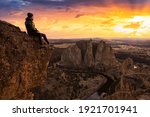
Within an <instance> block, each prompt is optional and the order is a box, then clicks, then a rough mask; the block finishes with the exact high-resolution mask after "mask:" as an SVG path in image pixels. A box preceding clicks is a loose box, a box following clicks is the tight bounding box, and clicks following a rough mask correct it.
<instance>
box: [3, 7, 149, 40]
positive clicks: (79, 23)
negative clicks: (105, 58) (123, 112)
mask: <svg viewBox="0 0 150 117" xmlns="http://www.w3.org/2000/svg"><path fill="white" fill-rule="evenodd" d="M148 6H149V7H148ZM28 11H30V12H33V13H34V22H35V24H36V27H37V28H38V29H39V30H40V31H41V32H44V33H46V34H47V36H48V37H49V38H91V37H101V38H128V37H129V36H130V37H133V38H136V37H139V36H140V38H149V35H148V34H149V33H150V23H149V21H150V14H149V12H150V5H145V7H143V8H142V9H136V8H135V9H134V10H133V9H131V8H130V7H128V5H125V6H122V5H121V6H120V5H118V6H117V5H115V4H111V5H109V6H104V7H102V6H99V7H98V6H88V7H86V6H75V7H73V8H68V9H49V8H46V7H44V6H34V9H33V8H26V9H23V10H22V11H20V12H13V13H12V14H11V15H9V16H6V17H4V18H3V19H4V20H7V21H9V22H11V23H13V24H15V25H17V26H19V27H21V29H22V30H23V31H25V26H24V19H25V17H26V13H27V12H28Z"/></svg>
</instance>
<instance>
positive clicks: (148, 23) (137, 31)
mask: <svg viewBox="0 0 150 117" xmlns="http://www.w3.org/2000/svg"><path fill="white" fill-rule="evenodd" d="M113 29H114V31H115V32H120V33H126V34H128V37H142V36H144V35H147V34H148V33H150V16H134V17H132V18H128V19H125V20H124V21H123V22H122V23H121V24H118V25H116V26H114V27H113Z"/></svg>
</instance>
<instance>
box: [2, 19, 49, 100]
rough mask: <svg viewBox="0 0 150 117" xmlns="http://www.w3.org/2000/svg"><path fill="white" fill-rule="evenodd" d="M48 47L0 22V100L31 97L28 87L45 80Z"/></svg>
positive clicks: (40, 83) (14, 27) (30, 87)
mask: <svg viewBox="0 0 150 117" xmlns="http://www.w3.org/2000/svg"><path fill="white" fill-rule="evenodd" d="M51 51H52V48H51V47H49V46H47V47H44V48H41V47H40V44H39V42H38V40H36V38H31V37H29V36H28V35H27V34H26V33H24V32H21V31H20V29H19V28H18V27H16V26H13V25H12V24H9V23H7V22H4V21H0V99H33V97H34V94H33V93H32V89H33V88H34V87H37V86H40V85H42V84H43V82H45V80H46V79H47V67H48V64H49V60H50V56H51Z"/></svg>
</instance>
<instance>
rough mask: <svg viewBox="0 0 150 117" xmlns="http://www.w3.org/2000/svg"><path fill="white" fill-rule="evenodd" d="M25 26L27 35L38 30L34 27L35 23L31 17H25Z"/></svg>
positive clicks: (33, 33)
mask: <svg viewBox="0 0 150 117" xmlns="http://www.w3.org/2000/svg"><path fill="white" fill-rule="evenodd" d="M25 26H26V29H27V32H28V34H29V35H35V34H36V33H38V30H37V29H36V28H35V24H34V22H33V19H32V18H29V17H27V18H26V21H25Z"/></svg>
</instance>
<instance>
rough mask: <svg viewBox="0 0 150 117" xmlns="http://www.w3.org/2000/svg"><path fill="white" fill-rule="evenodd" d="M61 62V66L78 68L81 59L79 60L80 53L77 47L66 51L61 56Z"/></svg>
mask: <svg viewBox="0 0 150 117" xmlns="http://www.w3.org/2000/svg"><path fill="white" fill-rule="evenodd" d="M61 61H63V62H62V65H63V66H67V67H72V66H74V67H78V66H80V64H81V62H82V59H81V52H80V50H79V48H78V47H77V45H75V46H71V47H69V48H68V49H66V50H65V51H64V52H63V54H62V56H61Z"/></svg>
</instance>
